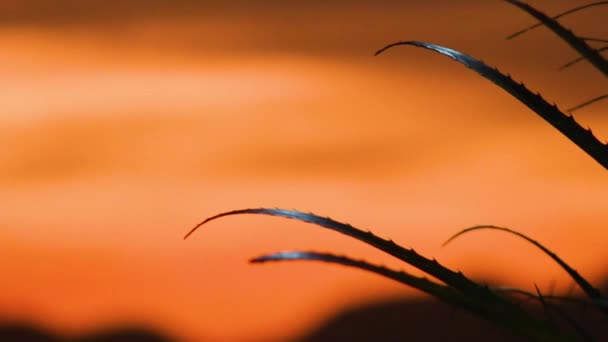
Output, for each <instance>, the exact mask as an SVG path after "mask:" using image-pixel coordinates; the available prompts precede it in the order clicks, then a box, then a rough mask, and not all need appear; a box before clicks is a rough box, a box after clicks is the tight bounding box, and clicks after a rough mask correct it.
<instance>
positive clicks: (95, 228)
mask: <svg viewBox="0 0 608 342" xmlns="http://www.w3.org/2000/svg"><path fill="white" fill-rule="evenodd" d="M582 3H585V2H584V1H554V0H551V1H549V0H542V1H541V0H539V1H532V2H531V4H532V5H535V6H537V7H538V8H540V9H542V10H544V11H546V12H547V13H549V14H555V13H558V12H561V11H563V10H566V9H568V8H571V7H574V6H576V5H579V4H582ZM607 16H608V7H597V8H595V9H593V10H587V11H585V12H581V13H577V14H574V15H571V16H569V17H566V18H564V19H563V20H562V22H563V23H564V24H566V25H567V26H570V27H572V28H573V29H575V31H576V32H580V33H581V34H582V35H586V36H594V37H603V38H606V37H608V26H606V25H603V23H604V22H605V18H606V17H607ZM532 23H534V20H533V19H532V18H531V17H529V16H528V15H527V14H525V13H523V12H521V11H519V10H518V9H516V8H514V7H513V6H510V5H508V4H506V3H504V2H501V1H485V0H476V1H473V0H470V1H442V0H430V1H406V0H404V1H399V2H397V1H389V0H386V1H348V2H346V1H337V0H334V1H321V0H316V1H270V0H262V1H232V2H227V1H224V2H222V1H186V0H179V1H175V0H174V1H136V0H128V1H114V2H112V1H103V0H93V1H68V0H61V1H43V0H12V1H9V0H3V1H2V3H1V4H0V46H1V47H0V51H1V53H0V76H1V82H0V105H1V107H0V108H1V115H0V128H1V132H2V133H1V134H0V146H2V147H1V148H0V257H1V260H2V263H1V264H0V271H1V274H2V281H0V321H27V322H32V323H35V324H40V325H42V326H44V327H47V328H49V329H52V330H54V331H57V332H62V333H68V334H70V333H80V332H85V331H89V330H90V329H98V328H103V327H106V326H111V325H114V324H121V323H124V322H130V323H134V324H142V325H147V326H153V327H155V328H157V329H160V330H161V331H165V332H167V333H168V334H171V335H172V336H176V337H179V338H182V339H184V340H185V341H201V340H210V341H211V340H212V341H241V340H267V339H285V338H288V337H289V336H294V334H297V333H300V332H303V331H305V330H307V329H311V328H312V327H313V326H314V325H315V324H318V323H319V322H321V321H323V320H324V319H326V318H328V317H330V316H331V315H332V314H334V313H336V312H338V311H340V310H342V309H343V308H345V307H346V305H349V304H352V303H355V302H367V301H371V300H374V299H378V298H386V297H391V296H396V295H421V294H420V293H418V292H415V291H413V290H411V289H408V288H404V287H403V286H401V285H399V284H396V283H393V282H391V281H390V280H386V279H383V278H381V277H378V276H376V275H372V274H367V273H364V272H360V271H356V270H353V269H346V268H343V267H338V266H333V265H325V264H318V263H285V264H270V265H249V264H248V263H247V260H248V259H249V258H251V257H255V256H258V255H260V254H263V253H268V252H275V251H280V250H287V249H304V250H311V249H312V250H318V251H331V252H335V253H338V254H347V255H350V256H354V257H357V258H364V259H366V260H368V261H372V262H377V263H382V264H385V265H389V266H393V267H396V268H400V269H405V270H408V271H411V272H412V273H416V274H418V273H417V272H416V271H415V270H412V269H411V268H409V267H407V266H406V265H402V264H401V263H399V262H396V261H394V260H393V259H391V258H390V257H387V256H385V255H384V254H382V253H380V252H378V251H375V250H373V249H372V248H371V247H369V246H366V245H363V244H362V243H359V242H357V241H352V240H351V239H350V238H348V237H345V236H341V235H340V234H336V233H334V232H330V231H327V230H324V229H320V228H316V227H314V226H310V225H306V224H302V223H298V222H294V221H290V220H284V219H279V218H272V217H259V216H243V217H230V218H225V219H223V220H221V221H217V222H213V223H211V224H209V225H208V226H206V227H205V228H204V229H202V230H200V231H198V232H197V233H196V234H195V235H193V236H192V237H191V238H190V239H188V240H186V241H183V240H182V237H183V235H184V234H185V233H186V232H187V231H188V230H189V229H190V228H191V227H192V226H193V225H194V224H196V223H197V222H199V221H200V220H202V219H203V218H205V217H207V216H211V215H214V214H216V213H219V212H222V211H227V210H231V209H240V208H247V207H261V206H263V207H284V208H297V209H301V210H305V211H312V212H314V213H317V214H321V215H328V216H330V217H332V218H334V219H337V220H341V221H347V222H349V223H351V224H353V225H355V226H356V227H359V228H362V229H370V230H372V231H373V232H375V233H376V234H378V235H380V236H383V237H385V238H391V239H393V240H395V241H396V242H398V243H400V244H402V245H404V246H406V247H414V248H415V249H416V251H418V252H420V253H422V254H424V255H426V256H429V257H436V258H438V259H439V260H440V261H441V262H443V263H444V264H446V265H448V266H450V267H453V268H457V269H460V270H462V271H463V272H465V274H467V275H470V276H472V277H473V278H475V279H487V280H489V279H491V281H492V282H493V283H496V284H501V285H510V286H519V287H523V288H526V289H532V288H533V284H534V283H537V284H538V285H539V286H540V287H541V289H544V290H546V291H548V290H549V289H550V288H551V286H552V284H553V283H555V284H556V287H555V288H556V290H558V291H566V290H567V289H568V288H570V287H571V285H572V281H571V280H570V279H568V278H567V276H565V274H564V272H563V271H562V270H561V269H559V268H558V266H557V265H556V264H555V263H554V262H552V261H551V260H549V258H547V257H546V256H544V255H542V254H541V253H540V252H539V251H538V250H536V249H535V248H533V247H532V246H530V245H529V244H526V243H525V242H522V241H520V240H518V239H516V238H514V237H511V236H508V235H505V234H504V233H500V232H489V231H488V232H479V233H474V234H471V235H470V236H466V237H463V238H461V239H460V240H458V241H456V242H454V243H453V244H452V245H450V246H449V247H445V248H441V247H440V245H441V243H442V242H443V241H444V240H445V239H447V238H448V237H449V236H450V235H451V234H453V233H455V232H456V231H458V230H459V229H462V228H466V227H469V226H473V225H477V224H495V225H501V226H506V227H510V228H513V229H516V230H519V231H522V232H524V233H527V234H529V235H530V236H532V237H534V238H536V239H538V240H539V241H541V242H542V243H545V244H546V245H547V246H548V247H549V248H551V249H553V250H554V251H555V252H557V253H558V254H559V255H560V256H562V257H563V258H564V259H565V260H567V261H568V262H569V263H570V264H571V265H573V266H574V267H575V268H577V270H579V271H580V272H581V273H582V274H583V275H584V276H587V277H588V278H589V279H590V280H591V281H593V282H594V283H596V284H598V285H599V282H601V281H605V280H606V276H607V275H608V274H607V273H606V268H605V266H606V262H607V260H608V249H606V246H607V245H608V233H607V232H606V222H608V201H606V194H607V193H608V177H607V174H606V170H604V169H602V167H601V166H599V165H598V164H597V163H596V162H595V161H593V160H592V159H591V158H590V157H588V156H587V155H586V154H584V153H583V152H582V151H581V150H579V149H578V148H577V147H576V146H574V145H573V144H572V143H571V142H570V141H568V140H567V139H566V138H564V137H563V136H561V135H560V134H559V132H557V130H555V129H554V128H552V127H550V126H549V125H548V124H547V123H545V122H543V121H542V119H540V118H539V117H538V116H537V115H535V114H534V113H533V112H531V111H530V110H529V109H527V108H526V107H524V106H523V105H522V104H521V103H519V102H518V101H517V100H515V99H513V98H511V97H510V96H509V95H507V94H506V93H505V92H503V91H502V90H500V89H499V88H497V87H496V86H495V85H493V84H491V83H490V82H488V81H487V80H484V79H482V78H481V77H479V76H478V75H477V74H475V73H474V72H472V71H469V70H466V69H465V68H464V67H462V66H461V65H458V64H457V63H454V62H452V61H451V60H449V59H448V58H446V57H442V56H439V55H436V54H433V53H431V52H429V51H424V50H421V49H416V48H413V47H400V48H395V49H394V50H391V51H390V52H388V53H387V54H385V55H382V56H379V57H373V52H374V51H376V50H377V49H379V48H380V47H382V46H384V45H385V44H388V43H391V42H393V41H397V40H408V39H415V40H423V41H429V42H434V43H438V44H443V45H446V46H449V47H452V48H456V49H459V50H461V51H463V52H467V53H469V54H471V55H473V56H476V57H478V58H480V59H483V60H484V61H486V62H487V63H489V64H491V65H496V66H499V67H500V69H501V70H503V71H505V72H509V73H510V74H511V75H512V76H513V77H514V78H515V79H517V80H521V81H524V82H525V83H526V85H527V86H528V87H529V88H530V89H532V90H534V91H540V92H541V93H542V94H543V95H544V96H545V98H547V99H548V100H549V101H551V102H557V103H558V105H560V107H561V108H568V107H570V106H573V105H576V104H578V103H580V102H583V101H585V100H587V99H589V98H591V97H594V96H597V95H600V94H602V93H605V89H606V85H607V84H606V78H605V77H604V76H602V75H601V74H599V72H597V71H595V70H594V69H593V68H592V67H591V66H590V65H589V64H588V63H580V64H578V65H576V66H574V67H572V68H569V69H566V70H564V71H562V72H558V71H557V67H558V66H560V65H561V64H563V63H565V62H567V61H569V60H570V59H573V58H576V57H577V55H576V53H575V52H574V51H572V50H570V49H569V47H567V46H566V44H565V43H563V42H562V41H561V40H559V39H558V38H557V37H555V36H554V35H553V34H552V33H550V32H549V31H548V30H546V29H544V28H541V29H538V30H535V31H532V32H530V33H528V34H526V35H524V36H522V37H519V38H517V39H516V40H513V41H507V40H505V39H504V37H505V36H507V35H508V34H510V33H512V32H514V31H516V30H518V29H520V28H522V27H525V26H527V25H529V24H532ZM605 109H606V102H600V103H597V104H595V105H593V106H590V107H588V108H586V109H584V110H581V111H580V112H577V113H576V118H577V120H578V121H579V122H581V123H582V125H583V126H590V127H592V128H593V129H594V132H596V135H597V136H598V137H600V139H601V140H606V139H607V138H608V117H607V116H606V115H605V113H606V110H605Z"/></svg>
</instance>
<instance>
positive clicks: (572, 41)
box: [504, 0, 608, 76]
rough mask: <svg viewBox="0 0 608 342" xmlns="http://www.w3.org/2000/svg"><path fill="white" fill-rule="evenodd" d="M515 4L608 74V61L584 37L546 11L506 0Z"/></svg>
mask: <svg viewBox="0 0 608 342" xmlns="http://www.w3.org/2000/svg"><path fill="white" fill-rule="evenodd" d="M504 1H506V2H508V3H510V4H512V5H513V6H516V7H518V8H520V9H521V10H523V11H525V12H526V13H528V14H530V15H531V16H533V17H534V18H536V19H537V20H539V21H540V22H542V23H543V24H544V25H545V26H547V28H549V29H550V30H551V31H553V33H555V34H557V35H558V36H559V37H560V38H561V39H562V40H564V41H565V42H566V43H568V45H570V47H572V48H573V49H574V50H576V51H577V52H578V53H579V54H580V55H581V56H583V57H585V58H586V59H587V60H589V62H590V63H591V64H592V65H593V66H594V67H595V68H596V69H598V70H599V71H600V72H602V73H603V74H604V75H605V76H608V61H607V60H606V59H604V57H602V55H600V54H599V53H598V52H597V51H595V49H593V48H592V47H590V46H589V45H588V44H587V43H586V42H585V41H584V40H583V39H581V38H579V37H577V36H576V35H575V34H574V33H572V31H570V30H568V29H567V28H565V27H563V26H562V25H561V24H560V23H559V22H557V21H556V20H555V19H553V18H551V17H549V16H548V15H546V14H545V13H543V12H541V11H539V10H537V9H536V8H534V7H532V6H530V5H528V4H526V3H525V2H521V1H518V0H504Z"/></svg>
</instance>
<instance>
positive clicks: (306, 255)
mask: <svg viewBox="0 0 608 342" xmlns="http://www.w3.org/2000/svg"><path fill="white" fill-rule="evenodd" d="M289 260H317V261H324V262H328V263H334V264H340V265H343V266H349V267H354V268H358V269H362V270H365V271H369V272H372V273H376V274H379V275H382V276H385V277H387V278H390V279H393V280H396V281H398V282H400V283H402V284H405V285H408V286H411V287H413V288H415V289H418V290H421V291H423V292H426V293H428V294H430V295H432V296H435V297H437V298H439V299H441V300H443V301H445V302H448V303H450V304H454V305H457V306H461V307H466V308H468V309H470V310H473V311H475V312H478V313H481V314H487V312H486V310H484V309H481V308H480V307H479V303H476V302H475V301H474V300H473V299H467V298H466V297H464V295H463V294H462V293H461V292H458V291H456V290H455V289H454V288H451V287H449V286H446V285H442V284H438V283H435V282H433V281H431V280H429V279H427V278H424V277H416V276H413V275H411V274H409V273H406V272H403V271H395V270H392V269H389V268H386V267H384V266H379V265H374V264H370V263H368V262H366V261H363V260H355V259H352V258H349V257H345V256H338V255H334V254H329V253H318V252H310V251H306V252H304V251H283V252H279V253H273V254H267V255H263V256H259V257H256V258H253V259H251V260H249V262H251V263H264V262H269V261H289Z"/></svg>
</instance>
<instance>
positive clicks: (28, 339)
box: [0, 324, 174, 342]
mask: <svg viewBox="0 0 608 342" xmlns="http://www.w3.org/2000/svg"><path fill="white" fill-rule="evenodd" d="M0 341H2V342H172V341H174V340H172V339H169V338H168V337H164V336H162V335H160V334H156V333H153V332H151V331H147V330H143V329H138V328H120V329H112V330H108V331H103V332H99V333H94V334H87V335H85V336H80V337H75V338H67V337H61V336H57V335H53V334H51V333H49V332H46V331H44V330H43V329H40V328H36V327H32V326H28V325H23V324H10V325H9V324H7V325H0Z"/></svg>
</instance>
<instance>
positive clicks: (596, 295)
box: [443, 225, 608, 313]
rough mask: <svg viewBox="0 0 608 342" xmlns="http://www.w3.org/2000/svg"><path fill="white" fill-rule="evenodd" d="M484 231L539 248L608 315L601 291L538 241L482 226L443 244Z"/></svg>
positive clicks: (460, 233) (497, 228)
mask: <svg viewBox="0 0 608 342" xmlns="http://www.w3.org/2000/svg"><path fill="white" fill-rule="evenodd" d="M482 229H493V230H500V231H503V232H507V233H509V234H513V235H515V236H518V237H520V238H522V239H524V240H526V241H528V242H529V243H531V244H533V245H534V246H536V247H538V248H539V249H540V250H542V251H543V252H544V253H545V254H547V255H548V256H549V257H550V258H551V259H553V260H554V261H555V262H556V263H557V264H558V265H560V266H561V267H562V268H563V269H564V270H565V271H566V272H567V273H568V275H570V277H571V278H572V279H574V281H575V282H576V283H577V284H578V285H579V286H580V288H581V289H582V290H583V292H585V294H587V296H589V298H591V300H593V302H595V303H597V304H598V306H599V307H600V308H601V309H602V311H604V312H606V313H608V307H605V306H603V305H601V304H600V303H601V300H602V299H603V297H602V295H601V293H600V291H599V290H598V289H596V288H595V287H593V286H592V285H591V284H590V283H589V282H588V281H587V280H586V279H585V278H583V276H581V275H580V274H579V273H578V272H577V271H576V270H575V269H573V268H572V267H570V265H568V264H567V263H566V262H565V261H563V260H562V259H561V258H560V257H559V256H557V254H555V253H553V252H552V251H551V250H549V249H548V248H547V247H545V246H543V245H542V244H541V243H539V242H538V241H536V240H534V239H532V238H530V237H528V236H526V235H524V234H522V233H520V232H518V231H515V230H512V229H509V228H505V227H498V226H491V225H481V226H474V227H470V228H466V229H463V230H461V231H459V232H458V233H456V234H454V235H452V237H450V238H449V239H448V240H447V241H446V242H444V243H443V246H445V245H447V244H449V243H450V242H452V241H453V240H454V239H456V238H458V237H460V236H462V235H464V234H466V233H469V232H472V231H476V230H482Z"/></svg>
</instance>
